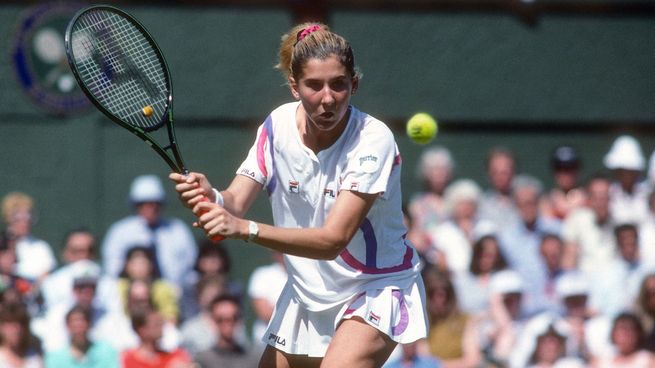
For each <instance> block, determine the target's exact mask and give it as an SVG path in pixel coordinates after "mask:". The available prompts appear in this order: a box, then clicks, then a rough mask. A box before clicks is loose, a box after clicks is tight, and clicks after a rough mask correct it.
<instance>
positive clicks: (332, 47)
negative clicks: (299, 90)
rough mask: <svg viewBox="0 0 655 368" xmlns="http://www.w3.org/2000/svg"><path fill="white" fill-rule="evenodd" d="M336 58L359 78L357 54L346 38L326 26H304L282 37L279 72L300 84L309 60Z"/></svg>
mask: <svg viewBox="0 0 655 368" xmlns="http://www.w3.org/2000/svg"><path fill="white" fill-rule="evenodd" d="M332 55H334V56H336V57H338V58H339V61H340V62H341V64H342V65H343V66H345V67H346V71H347V72H348V73H349V74H350V76H351V77H353V78H359V76H360V75H359V72H358V71H357V70H356V68H355V57H354V56H353V50H352V48H351V47H350V44H349V43H348V41H346V39H345V38H343V37H342V36H340V35H338V34H336V33H334V32H332V31H330V28H329V27H328V26H327V25H325V24H322V23H302V24H298V25H297V26H295V27H293V28H291V30H289V31H288V32H287V33H285V34H284V35H283V36H282V42H281V43H280V48H279V51H278V57H279V60H278V64H277V65H276V66H275V68H277V69H279V70H280V71H281V72H282V74H283V75H284V76H285V77H286V78H287V79H288V78H289V77H290V76H291V77H293V78H294V79H296V80H298V79H299V78H300V77H301V76H302V68H303V66H305V63H306V62H307V61H308V60H309V59H313V58H316V59H320V60H325V59H326V58H328V57H329V56H332Z"/></svg>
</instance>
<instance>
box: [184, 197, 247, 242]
mask: <svg viewBox="0 0 655 368" xmlns="http://www.w3.org/2000/svg"><path fill="white" fill-rule="evenodd" d="M193 213H194V214H195V215H196V216H197V217H198V220H197V221H196V222H194V223H193V226H194V227H197V228H200V229H202V230H203V231H204V232H205V234H207V237H209V238H214V237H216V236H221V237H225V238H234V239H247V238H248V221H246V220H244V219H241V218H238V217H236V216H234V215H232V214H231V213H230V212H228V211H227V210H226V209H225V208H223V207H221V206H219V205H217V204H215V203H211V202H200V203H197V204H196V205H195V206H194V207H193Z"/></svg>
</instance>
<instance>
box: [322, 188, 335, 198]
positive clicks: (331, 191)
mask: <svg viewBox="0 0 655 368" xmlns="http://www.w3.org/2000/svg"><path fill="white" fill-rule="evenodd" d="M323 196H325V197H330V198H334V197H336V196H335V194H334V189H330V188H325V189H324V190H323Z"/></svg>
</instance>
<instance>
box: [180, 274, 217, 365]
mask: <svg viewBox="0 0 655 368" xmlns="http://www.w3.org/2000/svg"><path fill="white" fill-rule="evenodd" d="M226 292H227V287H226V285H225V278H224V277H223V276H219V275H214V276H207V277H204V278H203V279H201V280H200V281H198V286H197V292H196V295H197V296H198V305H199V306H200V312H199V313H198V314H196V315H195V316H192V317H190V318H187V319H186V320H185V321H184V323H182V326H181V327H180V336H181V339H182V341H181V345H182V347H183V348H184V349H185V350H186V351H188V352H189V354H191V355H195V354H196V353H198V352H200V351H203V350H208V349H210V348H211V347H212V346H214V344H215V343H216V335H217V328H216V324H215V323H214V320H213V319H212V317H211V313H210V312H211V311H210V309H209V307H210V304H211V301H212V300H214V298H216V297H217V296H219V295H221V294H224V293H226Z"/></svg>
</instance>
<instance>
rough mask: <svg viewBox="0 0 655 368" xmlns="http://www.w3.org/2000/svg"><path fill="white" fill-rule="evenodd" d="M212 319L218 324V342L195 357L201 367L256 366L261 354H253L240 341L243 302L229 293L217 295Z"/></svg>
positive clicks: (229, 367) (211, 306) (212, 307)
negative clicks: (239, 332)
mask: <svg viewBox="0 0 655 368" xmlns="http://www.w3.org/2000/svg"><path fill="white" fill-rule="evenodd" d="M209 308H210V311H211V316H212V319H213V320H214V323H215V324H216V326H217V336H216V344H215V345H214V346H213V347H212V348H211V349H209V350H205V351H202V352H200V353H198V354H197V355H196V357H195V361H196V363H198V365H199V366H200V368H213V367H223V368H241V367H243V368H249V367H256V366H257V362H259V355H258V354H252V353H251V352H249V351H248V350H247V349H246V347H244V346H243V345H241V344H240V343H239V341H238V331H240V330H241V327H240V325H241V314H242V313H241V304H240V302H239V299H238V298H236V297H233V296H230V295H227V294H224V295H220V296H218V297H216V298H215V299H214V300H213V301H212V302H211V305H210V307H209Z"/></svg>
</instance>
